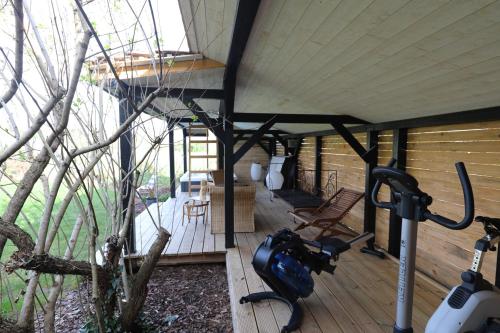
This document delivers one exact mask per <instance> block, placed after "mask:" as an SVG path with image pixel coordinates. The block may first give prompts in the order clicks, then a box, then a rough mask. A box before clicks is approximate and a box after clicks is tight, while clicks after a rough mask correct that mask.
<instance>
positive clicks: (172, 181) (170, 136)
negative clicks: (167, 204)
mask: <svg viewBox="0 0 500 333" xmlns="http://www.w3.org/2000/svg"><path fill="white" fill-rule="evenodd" d="M168 155H169V156H168V157H169V158H170V161H169V169H170V197H171V198H175V152H174V128H173V127H171V128H170V133H168Z"/></svg>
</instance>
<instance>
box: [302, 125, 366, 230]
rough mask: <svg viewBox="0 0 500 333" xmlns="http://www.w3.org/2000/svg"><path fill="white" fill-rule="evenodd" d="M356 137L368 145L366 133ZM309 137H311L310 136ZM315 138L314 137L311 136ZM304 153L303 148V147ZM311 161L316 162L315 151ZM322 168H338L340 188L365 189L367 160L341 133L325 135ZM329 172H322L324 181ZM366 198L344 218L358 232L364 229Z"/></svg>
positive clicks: (322, 148)
mask: <svg viewBox="0 0 500 333" xmlns="http://www.w3.org/2000/svg"><path fill="white" fill-rule="evenodd" d="M355 137H356V139H358V140H359V142H360V143H361V144H362V145H363V146H366V133H357V134H355ZM308 139H309V138H308ZM311 140H314V138H311ZM301 154H302V148H301ZM311 156H312V157H310V158H309V159H310V163H314V151H313V153H312V155H311ZM321 170H337V178H338V188H339V189H340V188H341V187H345V188H349V189H353V190H358V191H361V192H364V190H365V162H363V160H362V159H361V158H360V157H359V156H358V155H357V154H356V152H354V150H353V149H352V148H351V146H349V144H348V143H347V142H346V141H345V140H344V139H343V138H342V137H341V136H339V135H331V136H325V137H323V145H322V147H321ZM327 177H328V172H326V171H324V172H322V174H321V179H322V181H323V182H326V181H327ZM363 200H364V199H361V200H360V201H359V202H358V203H357V204H356V205H355V206H354V207H353V208H352V209H351V211H350V213H349V214H347V216H346V217H345V218H344V219H343V223H345V224H346V225H348V226H349V227H351V228H353V229H354V230H356V231H357V232H362V231H363V217H364V216H363V214H364V202H363Z"/></svg>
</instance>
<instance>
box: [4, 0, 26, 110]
mask: <svg viewBox="0 0 500 333" xmlns="http://www.w3.org/2000/svg"><path fill="white" fill-rule="evenodd" d="M13 5H14V15H15V18H16V54H15V63H14V68H13V71H14V77H13V78H12V80H11V81H10V86H9V89H8V90H7V91H6V92H5V93H4V94H3V96H2V97H1V98H0V99H1V100H2V101H3V103H0V109H1V108H2V107H3V104H7V103H8V102H9V101H10V100H11V98H12V97H14V95H15V94H16V92H17V89H18V88H19V85H20V84H21V80H22V79H23V49H24V42H23V40H24V27H23V24H24V14H23V0H14V3H13ZM0 49H1V48H0ZM2 53H4V52H3V49H2ZM4 56H5V57H6V60H7V56H6V54H5V53H4Z"/></svg>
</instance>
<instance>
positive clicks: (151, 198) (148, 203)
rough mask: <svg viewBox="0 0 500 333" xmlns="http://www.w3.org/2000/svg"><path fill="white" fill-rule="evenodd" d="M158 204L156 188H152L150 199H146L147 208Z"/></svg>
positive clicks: (149, 193) (149, 192) (150, 189)
mask: <svg viewBox="0 0 500 333" xmlns="http://www.w3.org/2000/svg"><path fill="white" fill-rule="evenodd" d="M157 202H158V198H157V197H156V195H155V191H154V188H153V187H151V188H149V191H148V197H147V198H146V206H149V205H151V204H154V203H157Z"/></svg>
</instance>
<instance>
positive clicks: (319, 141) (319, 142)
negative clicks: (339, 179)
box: [314, 136, 323, 195]
mask: <svg viewBox="0 0 500 333" xmlns="http://www.w3.org/2000/svg"><path fill="white" fill-rule="evenodd" d="M322 146H323V137H321V136H317V137H316V159H315V160H314V186H315V187H316V191H317V194H319V195H321V148H322Z"/></svg>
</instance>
